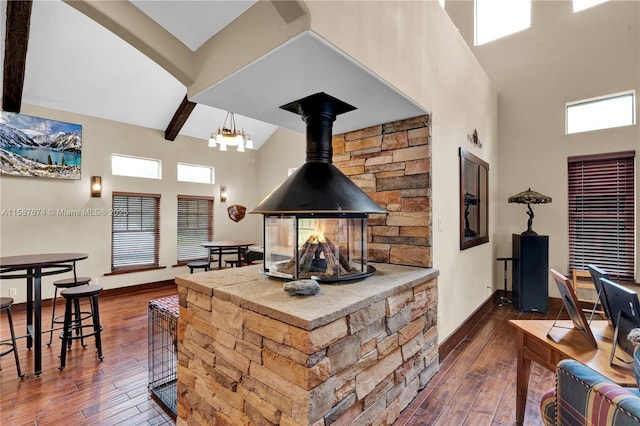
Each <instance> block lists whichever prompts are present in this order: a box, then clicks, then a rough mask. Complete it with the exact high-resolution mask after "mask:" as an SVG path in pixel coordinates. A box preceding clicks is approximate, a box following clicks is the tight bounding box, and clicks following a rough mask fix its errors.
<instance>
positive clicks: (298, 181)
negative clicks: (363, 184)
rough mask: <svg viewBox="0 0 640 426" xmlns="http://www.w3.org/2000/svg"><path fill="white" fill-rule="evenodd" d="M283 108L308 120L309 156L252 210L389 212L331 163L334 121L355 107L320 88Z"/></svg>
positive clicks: (293, 212) (254, 211) (264, 211)
mask: <svg viewBox="0 0 640 426" xmlns="http://www.w3.org/2000/svg"><path fill="white" fill-rule="evenodd" d="M280 108H282V109H284V110H287V111H290V112H293V113H296V114H299V115H301V116H302V119H303V120H304V121H305V123H306V124H307V159H306V162H305V164H303V165H302V166H301V167H299V168H298V169H297V170H296V171H295V172H294V173H292V174H291V175H290V176H289V177H288V178H287V179H286V180H285V181H283V182H282V183H281V184H280V185H279V186H278V187H277V188H275V189H274V190H273V191H271V193H270V194H269V195H267V196H266V197H265V198H264V199H263V200H262V201H261V202H259V203H258V205H257V206H256V207H255V208H254V209H253V210H252V211H251V213H262V214H300V213H311V212H313V213H320V214H322V213H327V214H340V213H387V212H386V210H384V209H383V208H381V207H380V206H378V204H376V202H375V201H373V200H372V199H371V198H370V197H369V196H368V195H367V194H366V193H365V192H364V191H362V190H361V189H360V188H359V187H358V186H357V185H356V184H354V183H353V182H352V181H351V180H350V179H349V178H348V177H346V176H345V175H344V174H343V173H342V172H341V171H340V170H338V168H337V167H336V166H334V165H333V164H332V156H333V147H332V145H331V137H332V134H331V131H332V128H333V122H334V120H335V119H336V116H337V115H339V114H343V113H345V112H349V111H352V110H354V109H355V107H353V106H351V105H349V104H347V103H345V102H342V101H341V100H339V99H336V98H334V97H332V96H330V95H327V94H326V93H322V92H321V93H316V94H313V95H311V96H307V97H306V98H303V99H300V100H297V101H294V102H291V103H289V104H287V105H283V106H281V107H280Z"/></svg>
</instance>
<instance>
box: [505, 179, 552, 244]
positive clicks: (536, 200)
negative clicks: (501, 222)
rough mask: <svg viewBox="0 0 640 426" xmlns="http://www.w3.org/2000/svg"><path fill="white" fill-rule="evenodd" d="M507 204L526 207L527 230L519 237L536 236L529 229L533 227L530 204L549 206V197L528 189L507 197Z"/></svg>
mask: <svg viewBox="0 0 640 426" xmlns="http://www.w3.org/2000/svg"><path fill="white" fill-rule="evenodd" d="M509 202H510V203H518V204H526V205H527V208H528V211H527V214H528V215H529V220H528V221H527V230H526V231H524V232H523V233H522V234H520V235H538V234H537V233H536V232H535V231H534V230H533V229H531V225H533V209H532V208H531V204H549V203H551V197H549V196H548V195H543V194H541V193H539V192H536V191H532V190H531V188H529V189H527V190H526V191H522V192H520V193H518V194H516V195H512V196H511V197H509Z"/></svg>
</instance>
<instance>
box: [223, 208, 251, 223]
mask: <svg viewBox="0 0 640 426" xmlns="http://www.w3.org/2000/svg"><path fill="white" fill-rule="evenodd" d="M246 211H247V208H246V207H245V206H241V205H240V204H234V205H232V206H229V207H227V213H228V214H229V219H231V220H232V221H234V222H240V221H241V220H242V219H244V214H245V213H246Z"/></svg>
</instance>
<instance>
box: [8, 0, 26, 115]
mask: <svg viewBox="0 0 640 426" xmlns="http://www.w3.org/2000/svg"><path fill="white" fill-rule="evenodd" d="M32 4H33V2H32V0H16V1H8V2H7V21H6V22H7V27H6V33H5V37H4V76H3V82H2V109H3V110H5V111H10V112H20V106H21V105H22V89H23V87H24V72H25V65H26V62H27V46H28V44H29V25H30V23H31V6H32Z"/></svg>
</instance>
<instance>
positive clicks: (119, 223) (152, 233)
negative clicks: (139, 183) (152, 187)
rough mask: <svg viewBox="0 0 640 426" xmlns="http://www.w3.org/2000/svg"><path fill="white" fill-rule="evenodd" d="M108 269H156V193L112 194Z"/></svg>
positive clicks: (157, 238) (157, 258) (157, 198)
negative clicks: (112, 211)
mask: <svg viewBox="0 0 640 426" xmlns="http://www.w3.org/2000/svg"><path fill="white" fill-rule="evenodd" d="M112 198H113V200H112V201H113V210H114V211H117V212H118V214H117V215H116V214H114V215H113V216H112V221H111V223H112V225H111V270H112V271H123V270H131V269H133V270H135V269H145V268H151V267H157V266H159V247H160V194H133V193H124V192H114V193H113V195H112Z"/></svg>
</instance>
